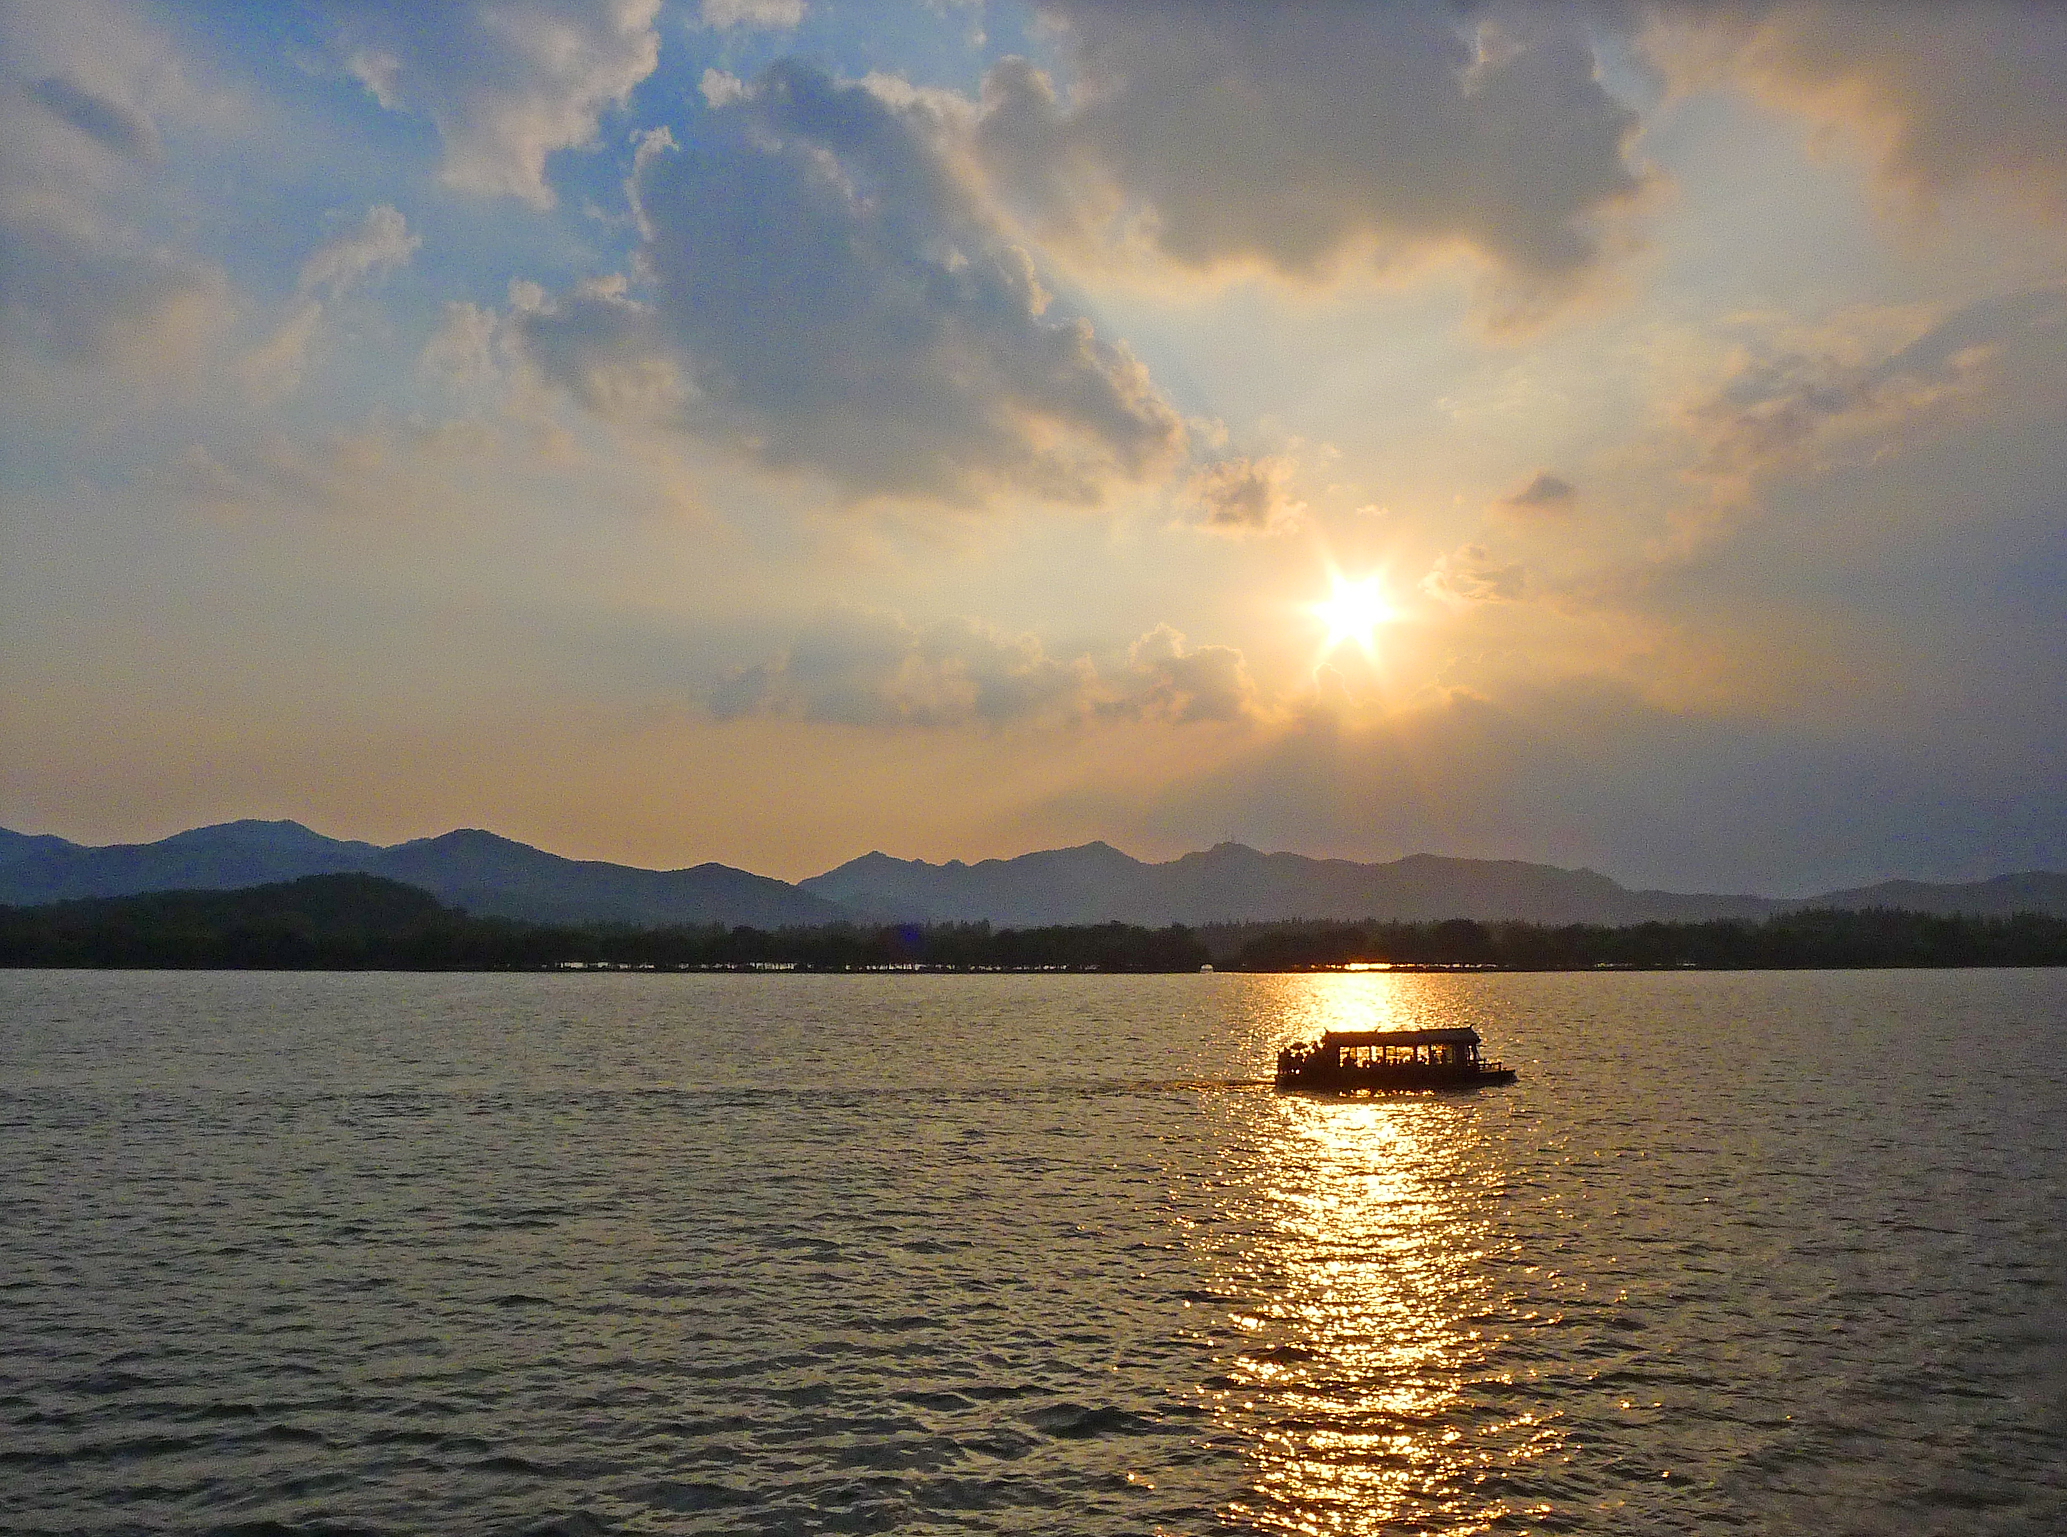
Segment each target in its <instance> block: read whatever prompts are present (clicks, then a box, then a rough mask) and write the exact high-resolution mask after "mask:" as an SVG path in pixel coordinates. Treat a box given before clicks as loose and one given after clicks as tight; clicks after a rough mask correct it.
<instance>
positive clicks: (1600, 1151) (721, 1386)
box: [0, 971, 2067, 1537]
mask: <svg viewBox="0 0 2067 1537" xmlns="http://www.w3.org/2000/svg"><path fill="white" fill-rule="evenodd" d="M1438 1024H1440V1025H1453V1024H1469V1025H1473V1026H1475V1027H1477V1028H1478V1029H1479V1030H1480V1031H1481V1033H1482V1034H1483V1035H1484V1036H1485V1038H1486V1052H1487V1055H1488V1056H1489V1057H1499V1058H1504V1059H1505V1060H1506V1062H1507V1063H1508V1064H1509V1065H1510V1066H1514V1067H1518V1068H1519V1069H1520V1074H1521V1076H1520V1080H1519V1082H1517V1083H1516V1084H1514V1085H1513V1086H1511V1087H1507V1088H1498V1089H1489V1090H1483V1091H1479V1092H1477V1093H1475V1094H1452V1095H1405V1096H1395V1097H1390V1098H1380V1099H1376V1100H1371V1099H1345V1100H1329V1099H1320V1098H1307V1097H1298V1096H1281V1095H1278V1094H1276V1093H1275V1092H1273V1091H1272V1090H1271V1089H1270V1088H1269V1087H1268V1085H1267V1084H1260V1083H1258V1082H1256V1080H1259V1079H1267V1077H1268V1075H1269V1073H1270V1070H1271V1067H1272V1064H1273V1060H1274V1054H1275V1051H1276V1048H1277V1046H1278V1045H1280V1044H1281V1043H1283V1042H1284V1041H1286V1040H1288V1039H1290V1038H1291V1037H1293V1036H1295V1035H1298V1034H1300V1033H1307V1034H1311V1033H1315V1032H1317V1031H1319V1030H1320V1029H1324V1028H1336V1029H1352V1028H1384V1027H1390V1026H1399V1027H1406V1026H1418V1025H1438ZM2063 1053H2067V973H2062V972H2057V971H2028V972H2003V971H1968V972H1928V971H1891V972H1850V973H1828V972H1826V973H1815V972H1788V973H1607V974H1579V975H1571V974H1564V975H1399V974H1392V975H1388V974H1358V975H1316V976H1242V975H1227V974H1220V975H1202V976H1174V977H1168V976H1155V977H1124V976H1111V977H1101V976H976V977H972V976H852V977H845V976H799V975H754V976H733V975H715V976H713V975H638V974H632V975H600V974H598V975H550V976H537V975H521V976H516V975H511V976H434V975H382V974H349V975H301V974H281V973H62V972H11V973H6V972H0V1320H4V1325H5V1332H4V1335H0V1338H4V1342H5V1343H4V1355H0V1424H4V1426H5V1434H4V1436H0V1527H4V1528H5V1529H7V1530H9V1531H12V1532H43V1531H49V1532H67V1533H87V1532H92V1533H114V1532H132V1531H134V1532H159V1531H174V1530H177V1531H180V1532H204V1531H217V1532H240V1533H287V1532H310V1533H314V1532H322V1533H345V1532H394V1533H401V1532H419V1531H438V1532H443V1533H473V1532H481V1533H491V1532H493V1533H501V1532H511V1533H519V1532H539V1533H546V1532H557V1533H602V1532H624V1533H645V1532H675V1533H704V1532H709V1533H718V1532H726V1533H732V1532H742V1533H755V1532H783V1533H791V1532H878V1531H898V1532H910V1533H925V1532H998V1533H1004V1532H1013V1533H1025V1532H1055V1533H1070V1534H1093V1537H1103V1534H1119V1533H1130V1534H1132V1533H1146V1532H1160V1533H1193V1532H1224V1531H1236V1532H1264V1533H1304V1534H1334V1533H1342V1534H1348V1533H1378V1532H1385V1533H1400V1532H1429V1533H1478V1532H1588V1533H1653V1532H1702V1533H1710V1532H1717V1531H1723V1530H1742V1531H1750V1532H1772V1533H1798V1532H1806V1531H1814V1532H1817V1533H1819V1534H1825V1537H1838V1534H1860V1537H1864V1534H1896V1533H1900V1534H1904V1537H1913V1534H1925V1533H1946V1534H1952V1533H1957V1534H1961V1537H1972V1534H2007V1533H2018V1534H2027V1533H2028V1534H2034V1537H2036V1534H2056V1533H2059V1532H2061V1531H2067V1238H2063V1233H2067V1071H2063V1068H2062V1057H2063Z"/></svg>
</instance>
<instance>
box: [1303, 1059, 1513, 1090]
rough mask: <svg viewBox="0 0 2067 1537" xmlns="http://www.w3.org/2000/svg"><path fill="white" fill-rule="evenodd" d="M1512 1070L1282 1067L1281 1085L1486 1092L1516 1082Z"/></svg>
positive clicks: (1493, 1068) (1323, 1088)
mask: <svg viewBox="0 0 2067 1537" xmlns="http://www.w3.org/2000/svg"><path fill="white" fill-rule="evenodd" d="M1513 1082H1514V1069H1513V1068H1511V1067H1465V1068H1458V1067H1417V1066H1411V1065H1409V1066H1400V1065H1397V1064H1395V1065H1389V1066H1382V1067H1320V1066H1318V1065H1316V1066H1311V1067H1301V1068H1281V1069H1279V1071H1278V1076H1277V1086H1278V1087H1279V1088H1280V1089H1292V1090H1298V1091H1299V1092H1301V1093H1307V1094H1389V1093H1400V1092H1405V1091H1409V1090H1415V1089H1484V1088H1491V1087H1493V1086H1494V1085H1496V1084H1503V1083H1513Z"/></svg>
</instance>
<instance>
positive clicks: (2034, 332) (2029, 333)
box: [1686, 285, 2067, 475]
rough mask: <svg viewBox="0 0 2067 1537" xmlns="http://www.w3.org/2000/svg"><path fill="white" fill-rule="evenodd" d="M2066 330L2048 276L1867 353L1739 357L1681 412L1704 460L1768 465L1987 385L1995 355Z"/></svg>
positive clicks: (1733, 470) (2066, 306)
mask: <svg viewBox="0 0 2067 1537" xmlns="http://www.w3.org/2000/svg"><path fill="white" fill-rule="evenodd" d="M2063 334H2067V289H2063V288H2061V287H2059V286H2057V285H2049V286H2047V287H2044V288H2039V289H2031V290H2027V291H2024V292H2022V293H2016V294H2007V295H2001V296H1998V297H1995V298H1991V299H1987V300H1983V301H1981V302H1979V303H1976V304H1971V305H1968V306H1966V307H1965V308H1963V309H1961V310H1959V311H1957V312H1955V313H1954V314H1952V315H1951V316H1949V317H1947V318H1946V319H1945V320H1943V321H1942V322H1940V323H1939V324H1938V325H1936V326H1933V327H1932V328H1931V329H1930V330H1929V331H1927V332H1925V333H1924V334H1923V335H1922V336H1920V337H1918V338H1917V339H1916V340H1914V341H1912V342H1910V343H1909V344H1907V345H1906V346H1903V347H1900V348H1898V349H1896V350H1895V351H1893V352H1891V353H1888V354H1886V355H1885V356H1883V357H1881V358H1879V359H1876V360H1873V361H1871V362H1859V361H1853V360H1848V359H1846V358H1844V357H1841V356H1839V355H1837V354H1835V353H1831V352H1805V351H1801V350H1782V351H1776V352H1773V353H1770V354H1767V355H1765V356H1760V357H1755V358H1752V359H1750V360H1748V361H1747V362H1745V363H1744V364H1743V366H1741V367H1740V368H1739V369H1738V371H1737V372H1736V374H1735V375H1734V376H1733V377H1732V378H1731V379H1730V380H1729V381H1728V382H1727V383H1726V384H1725V385H1724V386H1723V387H1722V388H1721V389H1720V390H1718V391H1716V392H1715V393H1713V394H1712V395H1710V396H1708V397H1706V398H1704V399H1702V400H1700V401H1697V402H1695V403H1694V404H1693V405H1692V406H1691V407H1689V408H1688V410H1687V413H1686V414H1687V419H1688V421H1689V423H1690V425H1691V426H1692V427H1693V428H1694V430H1695V432H1696V434H1697V435H1698V436H1699V437H1701V438H1702V439H1703V440H1704V441H1705V443H1706V464H1705V467H1706V468H1707V469H1709V470H1710V471H1712V472H1715V473H1719V474H1726V475H1750V474H1757V473H1760V472H1764V471H1768V470H1772V469H1776V468H1778V467H1780V466H1782V465H1784V464H1787V463H1789V462H1791V461H1793V460H1795V459H1797V458H1798V457H1800V456H1801V455H1803V454H1805V453H1807V452H1809V451H1810V450H1811V449H1812V448H1813V447H1814V446H1815V445H1816V443H1817V442H1818V441H1820V440H1822V439H1823V438H1825V437H1826V436H1827V435H1830V434H1835V433H1840V432H1844V431H1847V430H1871V429H1878V430H1879V431H1882V432H1886V431H1889V430H1892V429H1894V428H1895V427H1897V426H1899V425H1900V424H1902V423H1904V422H1908V421H1913V420H1916V419H1918V418H1921V417H1924V416H1925V415H1926V414H1927V413H1929V412H1931V411H1933V410H1935V409H1938V408H1942V407H1945V406H1947V405H1950V404H1952V403H1955V402H1958V401H1961V400H1964V399H1969V398H1972V397H1973V396H1974V395H1975V394H1976V393H1977V392H1979V391H1981V390H1982V389H1984V388H1986V387H1987V384H1988V382H1989V379H1990V373H1989V369H1990V366H1991V364H1992V363H1993V361H1994V359H1995V358H1996V357H1997V355H1998V354H1999V353H2000V352H2001V351H2003V350H2004V349H2006V348H2009V347H2010V346H2012V345H2013V344H2024V343H2026V342H2028V341H2029V340H2030V339H2031V338H2033V337H2037V338H2040V339H2041V342H2040V344H2041V346H2045V344H2046V339H2048V338H2049V339H2050V348H2051V349H2056V348H2057V346H2058V344H2059V339H2060V338H2061V337H2062V336H2063ZM2049 350H2050V349H2049Z"/></svg>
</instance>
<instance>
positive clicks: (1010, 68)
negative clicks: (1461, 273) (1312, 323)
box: [979, 0, 1637, 279]
mask: <svg viewBox="0 0 2067 1537" xmlns="http://www.w3.org/2000/svg"><path fill="white" fill-rule="evenodd" d="M1044 9H1045V10H1046V11H1047V12H1048V13H1049V14H1050V15H1051V16H1052V17H1054V18H1055V19H1056V20H1057V21H1058V22H1059V23H1061V24H1062V25H1063V26H1064V28H1065V37H1066V40H1067V44H1068V47H1069V57H1070V59H1071V62H1072V63H1073V65H1074V69H1075V73H1076V80H1075V82H1074V88H1073V90H1072V91H1071V92H1070V93H1069V95H1068V96H1067V98H1066V99H1065V98H1064V97H1063V96H1062V95H1060V94H1058V91H1057V89H1056V88H1055V86H1054V85H1053V84H1052V83H1051V82H1050V81H1049V80H1048V79H1047V78H1046V77H1045V76H1044V75H1042V74H1040V73H1039V72H1037V71H1036V70H1034V69H1033V68H1032V67H1031V66H1029V65H1028V64H1027V63H1026V62H1025V61H1024V60H1017V59H1013V60H1006V61H1004V62H1003V63H1001V64H999V65H998V66H997V67H996V68H995V69H994V70H993V71H992V72H991V75H990V77H989V78H988V80H987V81H986V83H985V87H984V107H983V116H982V122H981V126H980V130H979V142H980V145H981V149H982V152H983V155H984V157H985V161H986V163H987V165H988V166H989V168H990V170H991V172H992V174H993V175H994V176H995V177H996V178H997V180H998V182H999V184H1000V185H1001V186H1002V187H1003V188H1004V189H1005V190H1006V193H1007V195H1008V196H1009V197H1010V198H1011V199H1012V200H1013V201H1014V202H1015V203H1016V204H1017V205H1018V206H1019V207H1020V208H1021V209H1022V210H1023V211H1025V213H1026V214H1027V215H1028V216H1029V217H1030V218H1031V219H1033V220H1034V221H1035V222H1036V223H1037V224H1038V225H1039V226H1041V227H1042V228H1044V229H1045V230H1047V231H1048V232H1050V233H1051V234H1052V235H1055V236H1057V237H1060V238H1065V239H1072V240H1074V241H1076V242H1077V243H1078V244H1079V245H1080V246H1082V247H1086V248H1097V247H1101V246H1106V245H1109V244H1110V243H1111V242H1113V241H1115V240H1120V239H1125V238H1128V237H1130V236H1131V237H1135V238H1141V237H1145V238H1146V240H1147V241H1148V242H1149V243H1150V244H1151V245H1152V246H1153V248H1154V249H1155V250H1157V251H1158V252H1159V253H1160V254H1161V255H1162V256H1163V257H1165V258H1167V259H1169V260H1171V261H1175V262H1178V263H1182V264H1184V265H1187V266H1192V267H1210V266H1213V265H1215V264H1217V263H1221V262H1225V261H1240V260H1253V261H1258V262H1262V263H1265V264H1267V265H1269V266H1271V267H1273V268H1276V269H1277V270H1279V271H1281V272H1285V273H1288V274H1294V275H1313V274H1316V273H1319V272H1321V271H1323V270H1325V269H1326V268H1328V267H1329V266H1330V265H1332V264H1333V263H1334V262H1336V261H1337V260H1338V259H1339V258H1340V257H1342V256H1344V255H1345V254H1348V253H1354V252H1355V251H1357V250H1358V249H1359V248H1360V247H1364V246H1373V247H1376V248H1377V249H1378V252H1379V254H1380V255H1381V256H1382V255H1384V254H1387V253H1388V252H1391V251H1397V250H1399V249H1401V248H1420V247H1428V246H1440V245H1447V244H1463V245H1468V246H1471V247H1473V248H1475V249H1477V250H1479V251H1480V252H1482V253H1484V254H1485V255H1486V256H1488V257H1489V258H1491V259H1492V260H1493V261H1495V262H1497V263H1499V264H1501V265H1502V266H1503V267H1504V268H1506V269H1508V270H1509V271H1510V272H1511V273H1514V274H1519V275H1522V276H1524V277H1527V278H1531V279H1542V278H1546V277H1561V276H1566V275H1569V274H1571V273H1573V272H1574V271H1576V270H1577V269H1580V268H1583V267H1585V266H1586V265H1587V264H1588V263H1589V262H1591V261H1592V260H1593V259H1594V257H1595V255H1596V252H1597V249H1598V242H1597V237H1596V234H1595V231H1594V229H1593V224H1594V221H1595V219H1596V217H1597V216H1598V215H1600V214H1601V213H1602V212H1603V211H1604V210H1606V209H1607V208H1609V207H1610V206H1611V205H1612V204H1614V203H1615V202H1617V201H1618V200H1620V199H1623V198H1626V197H1627V196H1629V195H1630V194H1631V193H1633V192H1634V191H1635V190H1636V188H1637V179H1636V177H1635V175H1634V173H1633V172H1632V171H1631V169H1630V167H1629V165H1628V163H1627V162H1626V160H1625V159H1624V155H1623V149H1624V145H1625V142H1626V141H1627V140H1628V138H1629V137H1630V135H1631V134H1632V132H1633V131H1634V129H1635V126H1636V119H1635V117H1634V115H1633V114H1632V113H1630V112H1629V111H1628V110H1627V109H1626V108H1624V107H1623V106H1622V105H1621V104H1619V103H1618V102H1617V101H1615V100H1614V98H1613V97H1611V96H1610V95H1609V94H1608V93H1607V92H1606V91H1605V90H1604V89H1603V88H1602V86H1601V84H1600V82H1599V80H1598V79H1597V78H1596V76H1597V67H1596V61H1595V58H1594V53H1593V49H1592V46H1591V42H1590V39H1589V37H1588V35H1587V33H1586V31H1585V27H1584V25H1583V22H1584V17H1585V13H1584V12H1582V11H1580V10H1578V9H1574V8H1559V9H1539V8H1533V7H1530V8H1523V7H1486V8H1482V9H1481V10H1479V11H1478V13H1477V19H1476V21H1475V23H1474V22H1471V21H1467V20H1466V19H1465V18H1464V17H1463V16H1462V15H1461V14H1460V11H1459V9H1458V8H1456V7H1454V6H1450V5H1444V4H1438V3H1399V4H1383V5H1351V4H1336V5H1325V4H1324V5H1304V6H1271V5H1255V4H1247V3H1237V0H1209V3H1190V0H1187V3H1185V4H1183V5H1181V6H1179V5H1175V4H1169V5H1160V4H1134V5H1124V6H1122V5H1103V4H1093V3H1078V0H1057V3H1055V4H1052V5H1049V6H1047V7H1044Z"/></svg>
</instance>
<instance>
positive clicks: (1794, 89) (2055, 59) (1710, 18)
mask: <svg viewBox="0 0 2067 1537" xmlns="http://www.w3.org/2000/svg"><path fill="white" fill-rule="evenodd" d="M1645 9H1646V10H1647V11H1648V13H1649V14H1651V15H1653V16H1656V17H1660V18H1663V19H1665V20H1667V21H1669V22H1673V23H1677V24H1678V27H1677V30H1676V31H1675V32H1673V33H1669V34H1667V36H1668V38H1669V39H1670V45H1669V51H1670V53H1671V54H1672V55H1674V56H1675V57H1676V59H1677V61H1678V62H1680V63H1681V64H1682V65H1683V66H1684V67H1686V68H1689V69H1690V70H1692V71H1693V72H1695V73H1697V74H1698V73H1702V72H1715V73H1722V74H1726V75H1729V76H1733V77H1734V78H1737V79H1740V80H1743V81H1745V82H1747V83H1749V84H1751V85H1752V86H1753V87H1754V88H1756V89H1760V90H1762V91H1763V92H1765V93H1766V94H1768V95H1771V96H1775V97H1777V98H1779V99H1781V100H1783V101H1786V102H1787V103H1788V104H1790V105H1793V106H1798V107H1801V108H1803V109H1805V110H1808V111H1809V112H1811V113H1812V114H1814V115H1817V116H1821V117H1825V118H1830V119H1834V120H1840V121H1847V122H1850V123H1852V124H1854V125H1855V126H1857V127H1859V128H1860V129H1862V130H1863V131H1864V133H1865V135H1866V137H1867V139H1868V141H1869V142H1870V143H1872V144H1873V145H1874V146H1875V147H1876V149H1877V151H1878V153H1879V155H1880V160H1881V166H1882V169H1883V171H1884V172H1885V174H1886V175H1887V176H1889V177H1890V178H1891V179H1893V180H1894V181H1896V182H1898V183H1900V184H1902V185H1904V186H1906V187H1908V188H1909V189H1910V190H1912V191H1914V192H1916V193H1918V194H1921V195H1923V196H1925V197H1929V198H1935V197H1937V196H1940V195H1942V194H1944V193H1947V192H1952V191H1955V190H1957V189H1959V188H1961V187H1964V186H1967V185H1969V184H1971V183H1973V182H1976V181H1980V180H2000V181H2004V182H2007V183H2010V184H2012V185H2014V186H2015V187H2017V188H2019V189H2020V190H2024V191H2027V192H2030V193H2033V194H2035V195H2037V196H2038V197H2039V198H2041V199H2042V200H2044V201H2046V202H2048V203H2051V204H2052V205H2054V206H2055V207H2061V206H2067V132H2063V131H2062V127H2061V125H2062V124H2063V123H2067V7H2061V6H2059V5H2049V4H2033V3H2024V0H1996V3H1973V4H1960V5H1946V4H1939V3H1931V0H1883V3H1878V4H1872V5H1867V4H1861V3H1846V0H1808V3H1802V0H1793V3H1782V0H1699V3H1692V0H1654V3H1652V4H1650V5H1648V6H1647V7H1646V8H1645ZM1689 39H1691V40H1692V43H1693V46H1691V47H1689V46H1688V40H1689ZM1671 45H1676V46H1671Z"/></svg>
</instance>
